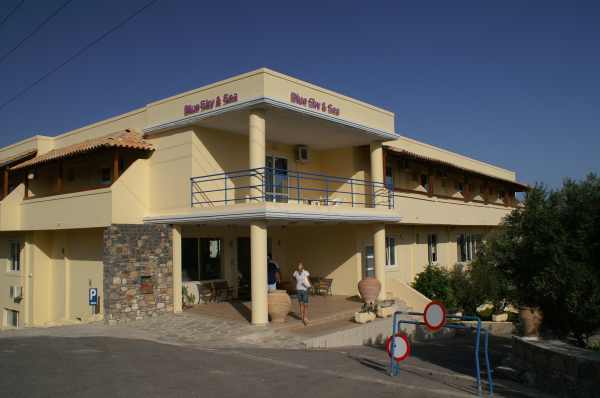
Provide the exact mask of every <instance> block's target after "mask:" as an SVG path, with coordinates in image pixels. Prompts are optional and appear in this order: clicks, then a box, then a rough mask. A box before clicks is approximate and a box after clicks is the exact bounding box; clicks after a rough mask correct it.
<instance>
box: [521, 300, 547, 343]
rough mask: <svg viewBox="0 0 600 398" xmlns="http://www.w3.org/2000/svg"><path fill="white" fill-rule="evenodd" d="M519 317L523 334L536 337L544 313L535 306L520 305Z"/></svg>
mask: <svg viewBox="0 0 600 398" xmlns="http://www.w3.org/2000/svg"><path fill="white" fill-rule="evenodd" d="M519 318H520V319H521V325H523V336H525V337H538V336H539V335H540V328H541V326H542V320H543V319H544V315H543V314H542V310H540V309H539V308H535V307H521V308H520V309H519Z"/></svg>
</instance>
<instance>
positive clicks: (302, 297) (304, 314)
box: [293, 263, 310, 325]
mask: <svg viewBox="0 0 600 398" xmlns="http://www.w3.org/2000/svg"><path fill="white" fill-rule="evenodd" d="M309 276H310V274H309V273H308V271H307V270H305V269H304V265H303V264H302V263H298V269H297V270H296V271H294V274H293V277H294V279H295V280H296V293H297V297H298V305H299V307H300V318H301V319H302V322H303V323H304V325H307V324H308V289H309V288H310V281H309V280H308V277H309Z"/></svg>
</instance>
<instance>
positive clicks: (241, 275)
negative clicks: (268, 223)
mask: <svg viewBox="0 0 600 398" xmlns="http://www.w3.org/2000/svg"><path fill="white" fill-rule="evenodd" d="M237 268H238V281H239V284H238V298H240V299H242V300H249V299H250V292H251V285H250V283H251V277H250V238H245V237H244V238H237Z"/></svg>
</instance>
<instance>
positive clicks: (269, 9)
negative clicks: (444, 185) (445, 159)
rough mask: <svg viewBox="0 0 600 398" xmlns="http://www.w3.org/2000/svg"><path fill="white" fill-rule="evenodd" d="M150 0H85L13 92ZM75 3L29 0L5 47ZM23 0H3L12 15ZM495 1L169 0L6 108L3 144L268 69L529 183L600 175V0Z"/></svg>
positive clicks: (22, 67)
mask: <svg viewBox="0 0 600 398" xmlns="http://www.w3.org/2000/svg"><path fill="white" fill-rule="evenodd" d="M146 1H147V0H103V1H83V0H75V1H74V2H73V3H71V4H70V5H69V6H68V7H66V8H65V9H64V10H63V11H62V12H61V13H60V14H58V16H57V17H56V18H54V19H53V20H52V21H51V22H50V23H48V24H47V25H46V26H45V27H44V28H43V29H42V30H41V31H40V32H39V33H38V34H37V35H35V36H34V37H33V38H32V39H31V40H29V41H28V42H26V43H25V44H24V45H23V46H22V47H21V48H20V49H19V50H17V51H16V52H14V53H13V54H12V55H11V56H10V57H8V58H7V59H6V60H5V61H4V62H3V63H0V103H1V102H4V101H5V100H6V99H8V98H9V97H11V96H12V95H14V94H15V93H17V92H18V91H19V90H21V89H22V88H23V87H25V86H27V85H28V84H30V83H31V82H32V81H34V80H35V79H37V78H39V77H40V76H41V75H43V74H44V73H46V72H47V71H48V70H50V69H52V68H53V67H55V66H56V65H58V64H60V63H61V62H62V61H64V60H65V59H66V58H67V57H69V56H70V55H72V54H73V53H75V52H76V51H77V50H78V49H80V48H81V47H83V46H84V45H85V44H87V43H88V42H90V41H91V40H93V39H94V38H96V37H97V36H99V35H100V34H101V33H103V32H104V31H105V30H107V29H109V28H110V27H112V26H113V25H115V24H116V23H118V22H119V21H121V20H122V19H124V18H125V17H127V16H128V15H129V14H131V13H132V12H133V11H134V10H136V9H138V8H140V7H141V6H142V5H144V4H145V3H146ZM63 2H64V0H44V1H42V0H37V1H36V0H28V1H27V0H26V1H25V3H24V4H23V6H22V7H20V8H19V9H18V10H17V12H15V14H14V15H12V16H11V17H10V18H9V19H8V20H7V22H6V23H5V24H4V25H3V26H1V27H0V55H2V54H4V53H5V52H6V51H8V50H9V49H10V48H12V47H13V46H14V45H15V44H16V43H18V42H19V41H20V40H21V39H22V38H23V37H25V36H26V35H27V34H28V33H29V32H30V31H31V30H32V29H33V28H34V27H35V26H36V25H37V24H38V23H40V22H41V21H42V20H43V19H44V18H46V17H47V16H48V15H50V14H51V13H52V12H53V11H54V10H55V9H56V8H58V7H59V6H60V5H61V4H62V3H63ZM17 3H19V0H2V1H0V21H2V19H3V18H4V16H5V15H7V13H8V12H9V11H10V10H11V9H12V8H13V7H14V6H15V5H16V4H17ZM416 3H419V4H418V5H417V4H416ZM494 3H495V4H493V5H492V2H482V1H472V2H466V1H447V0H445V1H441V2H433V1H428V2H415V1H385V2H379V1H356V2H354V1H339V2H329V1H326V0H320V1H295V2H288V1H274V2H260V1H256V2H255V1H241V2H236V1H215V2H211V1H197V0H177V1H170V0H159V1H158V3H156V4H155V5H154V6H152V7H151V8H149V9H148V10H146V11H145V12H144V13H142V14H140V15H139V16H138V17H136V18H135V19H134V20H133V21H132V22H130V23H129V24H127V25H126V26H125V27H124V28H122V29H120V30H118V31H116V32H115V33H113V34H112V35H110V36H109V37H107V38H106V39H105V40H104V41H102V42H101V43H100V44H99V45H97V46H95V47H93V48H92V49H91V50H90V51H89V52H87V53H86V54H85V55H84V56H82V57H80V58H79V59H77V60H76V61H74V62H72V63H71V64H69V65H68V66H67V67H65V68H63V69H62V70H61V71H60V72H58V73H57V74H55V75H53V76H52V77H50V78H49V79H47V80H45V81H44V82H42V83H41V84H39V85H38V86H37V87H35V88H34V89H32V90H31V91H29V92H28V93H27V94H26V95H24V96H23V97H21V98H20V99H18V100H17V101H15V102H13V103H11V104H10V105H9V106H7V107H5V108H4V109H3V110H1V111H0V146H4V145H7V144H10V143H13V142H15V141H17V140H21V139H23V138H26V137H28V136H31V135H33V134H46V135H56V134H59V133H61V132H64V131H67V130H70V129H73V128H76V127H80V126H82V125H84V124H88V123H92V122H95V121H98V120H101V119H103V118H107V117H110V116H114V115H117V114H120V113H124V112H126V111H128V110H131V109H134V108H137V107H140V106H143V105H145V104H147V103H148V102H150V101H153V100H157V99H160V98H164V97H166V96H169V95H173V94H176V93H179V92H182V91H185V90H189V89H193V88H196V87H199V86H201V85H204V84H207V83H211V82H214V81H217V80H220V79H223V78H226V77H230V76H232V75H235V74H238V73H242V72H246V71H249V70H252V69H255V68H258V67H261V66H267V67H270V68H273V69H275V70H278V71H280V72H283V73H286V74H289V75H292V76H295V77H298V78H300V79H303V80H307V81H309V82H313V83H316V84H318V85H322V86H325V87H327V88H330V89H333V90H336V91H339V92H341V93H343V94H346V95H349V96H352V97H356V98H359V99H361V100H364V101H366V102H369V103H372V104H374V105H378V106H381V107H383V108H386V109H389V110H391V111H393V112H395V113H396V130H397V132H399V133H401V134H403V135H406V136H408V137H413V138H416V139H418V140H422V141H425V142H428V143H431V144H434V145H437V146H441V147H444V148H447V149H450V150H452V151H456V152H459V153H462V154H464V155H467V156H471V157H474V158H477V159H481V160H485V161H488V162H491V163H494V164H497V165H500V166H503V167H507V168H509V169H512V170H515V171H517V174H518V177H519V179H520V180H523V181H526V182H529V183H533V182H535V181H543V182H545V183H547V184H549V185H550V186H553V187H556V186H559V185H560V183H561V181H562V178H563V177H566V176H569V177H573V178H582V177H583V176H584V175H585V174H587V173H588V172H590V171H594V172H597V173H598V172H599V171H600V5H598V4H599V3H598V2H592V1H590V2H579V1H559V2H553V1H539V2H533V1H527V2H526V1H522V0H518V1H503V2H494Z"/></svg>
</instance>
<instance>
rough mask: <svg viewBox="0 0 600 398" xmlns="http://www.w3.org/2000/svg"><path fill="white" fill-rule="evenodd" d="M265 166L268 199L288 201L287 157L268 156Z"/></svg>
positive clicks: (281, 201) (266, 196)
mask: <svg viewBox="0 0 600 398" xmlns="http://www.w3.org/2000/svg"><path fill="white" fill-rule="evenodd" d="M265 166H266V170H265V191H266V192H265V199H266V201H268V202H280V203H286V202H287V201H288V198H289V189H288V184H289V183H288V161H287V159H286V158H282V157H277V156H267V158H266V159H265Z"/></svg>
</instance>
